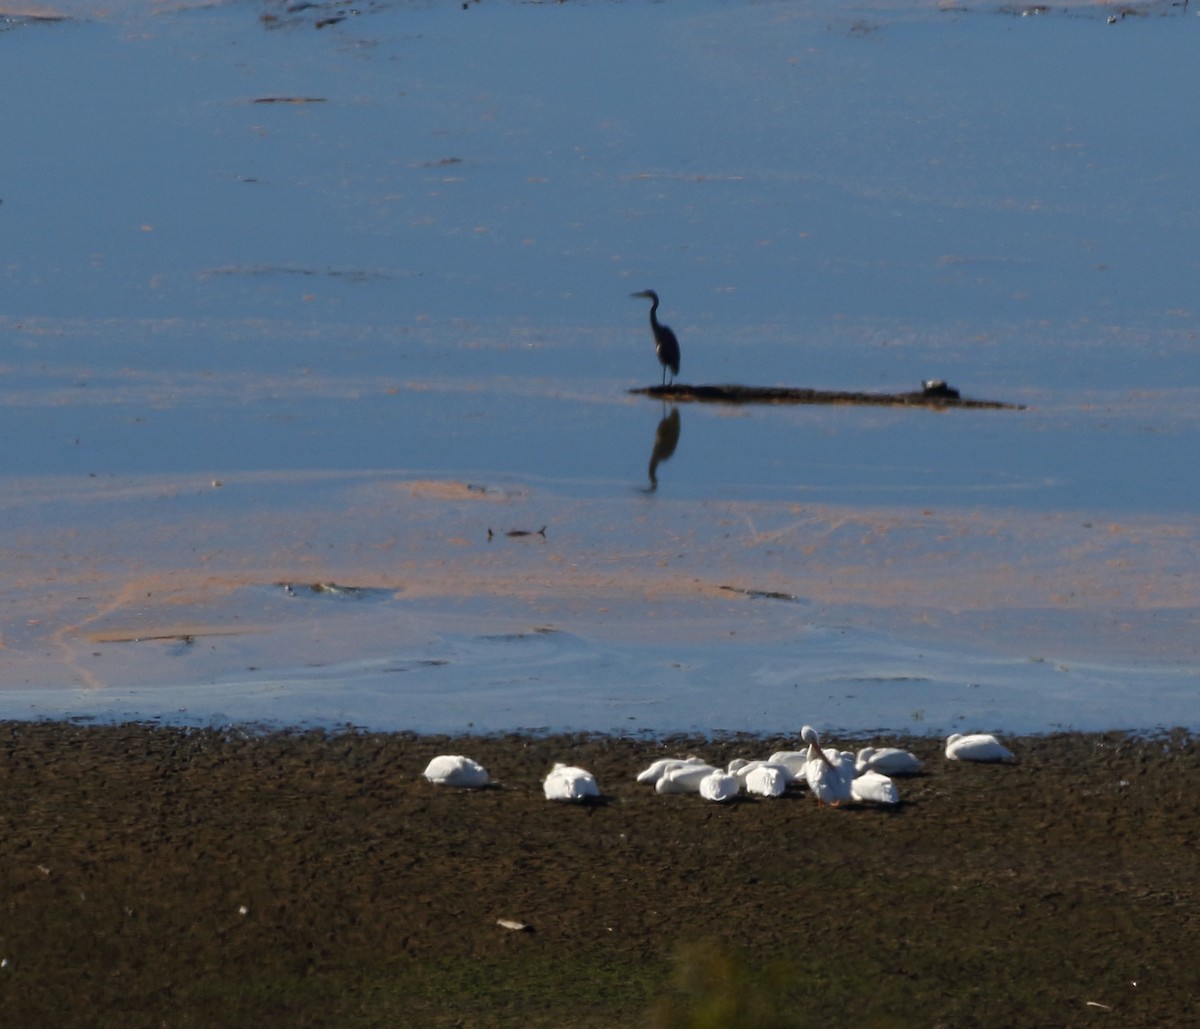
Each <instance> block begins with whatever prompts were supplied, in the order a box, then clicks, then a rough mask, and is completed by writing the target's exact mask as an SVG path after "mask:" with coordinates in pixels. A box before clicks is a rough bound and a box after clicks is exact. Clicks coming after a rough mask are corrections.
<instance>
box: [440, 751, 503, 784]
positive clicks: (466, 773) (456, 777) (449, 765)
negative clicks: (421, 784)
mask: <svg viewBox="0 0 1200 1029" xmlns="http://www.w3.org/2000/svg"><path fill="white" fill-rule="evenodd" d="M425 778H426V779H428V780H429V781H430V782H432V783H437V784H438V785H439V786H464V787H467V788H469V789H474V788H476V787H479V786H486V785H487V784H488V774H487V769H486V768H484V767H483V765H481V764H480V763H479V762H478V761H472V760H471V759H470V758H469V757H463V756H462V755H461V754H439V755H438V756H437V757H435V758H434V759H433V760H432V761H430V762H429V764H428V765H427V766H426V768H425Z"/></svg>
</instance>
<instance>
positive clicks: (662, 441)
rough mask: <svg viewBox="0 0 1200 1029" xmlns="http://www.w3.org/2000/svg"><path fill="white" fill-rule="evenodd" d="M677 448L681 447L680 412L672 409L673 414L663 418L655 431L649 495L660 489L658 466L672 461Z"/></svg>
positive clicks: (651, 453)
mask: <svg viewBox="0 0 1200 1029" xmlns="http://www.w3.org/2000/svg"><path fill="white" fill-rule="evenodd" d="M677 446H679V410H678V408H674V407H672V408H671V413H670V414H669V415H667V416H666V417H665V418H663V420H662V421H661V422H659V423H658V428H657V429H655V430H654V449H653V450H652V451H651V452H650V485H649V486H647V487H646V492H647V493H653V492H654V491H655V490H656V489H658V474H657V473H658V466H659V465H660V464H662V463H663V462H664V461H669V460H670V458H671V455H672V454H674V453H675V448H676V447H677Z"/></svg>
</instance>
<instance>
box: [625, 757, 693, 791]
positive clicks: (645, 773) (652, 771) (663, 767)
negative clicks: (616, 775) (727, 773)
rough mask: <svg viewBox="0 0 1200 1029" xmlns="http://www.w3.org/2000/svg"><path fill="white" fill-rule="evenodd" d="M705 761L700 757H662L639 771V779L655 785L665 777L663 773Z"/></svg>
mask: <svg viewBox="0 0 1200 1029" xmlns="http://www.w3.org/2000/svg"><path fill="white" fill-rule="evenodd" d="M703 764H705V761H704V759H703V758H699V757H660V758H659V759H658V760H657V761H655V762H654V763H653V764H652V765H651V766H650V767H649V768H645V769H643V770H642V771H640V772H638V776H637V781H638V782H644V783H649V784H650V785H651V786H653V785H655V784H656V783H657V782H658V780H659V779H661V778H662V777H663V773H664V772H666V771H668V770H670V769H672V768H680V767H682V766H683V765H703Z"/></svg>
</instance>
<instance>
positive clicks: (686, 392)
mask: <svg viewBox="0 0 1200 1029" xmlns="http://www.w3.org/2000/svg"><path fill="white" fill-rule="evenodd" d="M921 386H922V388H921V389H919V390H913V391H911V392H908V393H866V392H863V391H860V390H839V389H809V388H807V387H799V386H744V385H740V384H738V383H726V384H724V385H713V386H688V385H684V384H682V383H678V382H676V383H672V384H670V385H667V386H637V387H634V388H633V389H630V390H629V392H630V393H636V394H641V395H643V396H648V397H654V398H655V399H656V400H668V401H677V402H679V403H686V402H693V403H709V404H714V403H715V404H858V405H863V406H894V407H902V406H907V407H937V408H945V407H969V408H977V409H980V408H981V409H988V410H1005V411H1023V410H1025V405H1024V404H1011V403H1008V402H1007V401H1003V400H973V399H970V398H967V397H963V396H961V395H960V394H959V392H958V390H956V389H953V388H952V387H950V386H947V385H946V384H945V383H944V382H943V381H942V380H940V379H930V380H928V381H927V382H923V383H922V384H921ZM930 387H933V388H932V389H931V388H930Z"/></svg>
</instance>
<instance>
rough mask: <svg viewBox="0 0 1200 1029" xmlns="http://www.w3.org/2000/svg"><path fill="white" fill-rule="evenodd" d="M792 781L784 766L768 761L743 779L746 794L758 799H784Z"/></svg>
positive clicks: (756, 767) (753, 769)
mask: <svg viewBox="0 0 1200 1029" xmlns="http://www.w3.org/2000/svg"><path fill="white" fill-rule="evenodd" d="M739 778H742V777H741V776H739ZM791 781H792V777H791V775H790V774H789V773H788V770H787V769H786V768H785V767H784V766H783V765H775V764H771V763H770V762H767V761H763V762H762V763H761V764H759V765H757V766H755V767H754V768H751V769H750V771H748V772H747V773H746V775H745V778H744V779H743V782H744V783H745V785H746V792H747V793H753V794H754V795H755V796H757V797H782V796H783V794H784V793H785V792H786V791H787V788H788V783H790V782H791Z"/></svg>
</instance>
